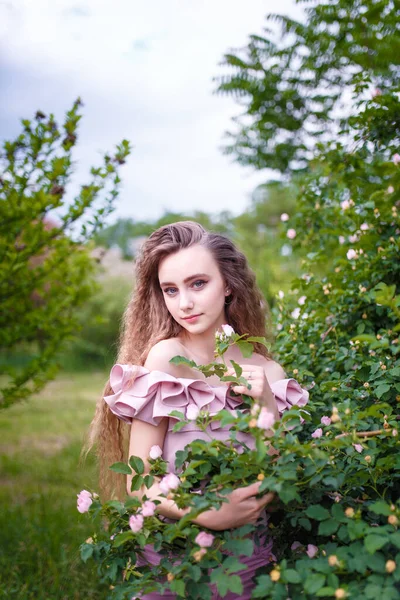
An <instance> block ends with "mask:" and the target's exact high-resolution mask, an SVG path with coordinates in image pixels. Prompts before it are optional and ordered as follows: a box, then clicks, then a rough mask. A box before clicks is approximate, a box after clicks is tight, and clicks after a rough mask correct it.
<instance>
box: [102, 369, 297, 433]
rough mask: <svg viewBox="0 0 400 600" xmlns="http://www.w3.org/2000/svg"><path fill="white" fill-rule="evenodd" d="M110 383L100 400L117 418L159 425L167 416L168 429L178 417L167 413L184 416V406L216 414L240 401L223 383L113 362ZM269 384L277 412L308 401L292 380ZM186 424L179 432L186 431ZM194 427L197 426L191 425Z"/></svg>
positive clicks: (233, 408)
mask: <svg viewBox="0 0 400 600" xmlns="http://www.w3.org/2000/svg"><path fill="white" fill-rule="evenodd" d="M110 386H111V388H112V391H113V393H112V394H110V395H108V396H105V397H104V400H105V401H106V402H107V404H108V406H109V407H110V409H111V411H112V412H113V413H114V414H115V415H116V416H117V417H118V418H120V419H122V420H124V421H126V422H128V423H131V422H132V419H134V418H136V419H140V420H142V421H146V422H148V423H151V424H152V425H159V423H160V422H161V420H162V419H163V418H165V417H168V418H169V419H170V423H169V427H170V429H172V427H173V426H174V423H175V422H176V421H177V420H178V418H177V417H176V416H171V414H170V413H171V412H173V411H174V410H177V411H179V412H181V413H183V414H184V415H185V416H186V412H187V409H188V407H189V406H190V405H195V406H196V407H197V408H198V409H202V408H204V407H207V410H208V412H209V414H210V415H216V414H218V413H219V412H220V411H221V410H224V409H225V410H229V411H231V412H233V411H234V410H236V409H237V408H238V407H239V406H240V405H241V404H242V403H243V401H242V399H241V398H240V397H234V396H232V395H231V394H230V393H229V392H230V391H229V388H228V386H226V385H224V384H221V385H211V384H209V383H208V382H207V381H206V380H203V379H189V378H183V377H174V376H173V375H170V374H169V373H164V372H163V371H149V369H146V368H145V367H142V366H136V365H124V364H116V365H114V366H113V367H112V369H111V373H110ZM270 386H271V390H272V392H273V394H274V396H275V398H276V402H277V406H278V410H279V412H280V413H282V412H283V411H284V410H287V409H289V408H290V407H291V406H299V407H302V406H304V405H305V404H307V402H308V392H307V391H306V390H305V389H303V388H302V387H301V386H300V384H299V383H298V382H297V381H296V380H295V379H292V378H289V379H280V380H278V381H275V382H273V383H271V384H270ZM213 423H216V422H215V421H214V422H213ZM213 423H212V424H211V426H212V427H211V428H213ZM187 427H188V426H186V427H185V428H184V429H183V430H182V431H186V430H187ZM189 427H190V425H189ZM216 427H217V425H216V426H215V427H214V428H216ZM194 428H195V429H197V427H196V426H195V424H194Z"/></svg>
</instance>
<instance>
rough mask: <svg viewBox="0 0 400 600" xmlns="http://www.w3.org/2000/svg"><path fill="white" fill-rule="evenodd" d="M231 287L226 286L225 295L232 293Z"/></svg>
mask: <svg viewBox="0 0 400 600" xmlns="http://www.w3.org/2000/svg"><path fill="white" fill-rule="evenodd" d="M231 293H232V292H231V289H230V288H229V287H227V288H225V296H230V295H231Z"/></svg>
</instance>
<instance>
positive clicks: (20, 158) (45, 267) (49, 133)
mask: <svg viewBox="0 0 400 600" xmlns="http://www.w3.org/2000/svg"><path fill="white" fill-rule="evenodd" d="M80 106H81V102H80V100H79V99H78V100H77V101H76V102H75V103H74V105H73V107H72V109H71V110H69V111H68V112H67V114H66V117H65V121H64V123H63V125H62V127H59V126H58V125H57V123H56V121H55V119H54V116H53V115H50V116H46V115H44V114H43V113H42V112H40V111H38V112H37V113H36V115H35V117H34V119H33V120H32V121H29V120H23V121H22V132H21V134H20V135H18V137H17V138H16V139H15V140H14V141H6V142H4V144H3V151H2V152H1V154H0V184H1V187H0V256H1V267H0V298H1V314H0V332H1V333H0V350H1V353H2V360H3V365H4V369H3V370H4V372H5V373H6V374H7V375H8V377H7V378H6V379H5V382H4V383H3V387H2V390H1V400H0V402H1V404H0V406H1V407H2V408H5V407H8V406H10V405H11V404H13V403H14V402H16V401H18V400H22V399H24V398H26V397H28V396H29V395H30V394H31V393H33V392H35V391H38V390H39V389H41V388H42V387H43V385H44V384H45V383H46V382H47V381H48V380H49V379H51V378H52V377H53V376H54V374H55V372H56V369H57V364H56V354H57V352H59V350H60V348H61V347H62V345H63V344H64V343H65V341H66V339H67V338H68V337H70V336H72V335H73V334H74V333H76V328H77V320H76V314H75V311H76V308H77V307H78V306H80V305H82V304H83V303H84V302H85V301H86V299H87V298H88V297H89V296H90V294H91V293H92V291H93V280H92V278H91V275H92V274H93V270H94V263H93V261H92V259H91V258H90V255H89V251H88V247H87V242H88V241H89V240H90V239H91V237H92V236H93V234H94V233H95V232H96V231H97V230H98V229H99V228H100V227H101V226H102V223H103V222H104V220H105V218H106V217H107V215H108V214H109V213H110V212H111V211H112V210H113V208H114V203H115V200H116V198H117V196H118V188H119V183H120V178H119V175H118V172H119V168H120V165H122V164H124V163H125V159H126V157H127V156H128V154H129V152H130V148H129V143H128V142H127V141H126V140H123V141H122V143H121V144H120V145H118V146H117V147H116V151H115V152H114V154H113V155H110V154H105V155H104V158H103V164H102V165H101V166H100V167H96V168H92V169H91V171H90V173H91V179H90V181H89V182H88V183H87V184H85V185H82V186H81V187H80V191H79V192H78V194H77V195H76V197H75V198H73V199H72V198H67V196H66V194H67V185H68V183H69V182H70V179H71V176H72V171H73V161H72V151H73V148H74V146H75V145H76V142H77V128H78V122H79V120H80V118H81V115H80V114H79V109H80ZM21 349H22V351H23V352H24V354H25V355H26V360H25V361H24V364H23V366H22V367H21V368H16V367H15V366H13V365H12V363H10V361H9V358H10V355H12V353H13V352H15V351H17V350H20V351H21ZM2 381H3V380H2Z"/></svg>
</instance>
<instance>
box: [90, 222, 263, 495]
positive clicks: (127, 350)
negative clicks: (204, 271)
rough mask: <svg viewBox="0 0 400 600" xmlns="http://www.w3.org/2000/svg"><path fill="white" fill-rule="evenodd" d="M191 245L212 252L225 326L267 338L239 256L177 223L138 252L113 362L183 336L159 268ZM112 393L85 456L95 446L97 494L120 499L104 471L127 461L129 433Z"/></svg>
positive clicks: (218, 238)
mask: <svg viewBox="0 0 400 600" xmlns="http://www.w3.org/2000/svg"><path fill="white" fill-rule="evenodd" d="M196 244H199V245H202V246H204V247H205V248H207V249H208V250H209V251H210V252H211V254H212V255H213V258H214V260H215V261H216V263H217V264H218V267H219V270H220V273H221V275H222V277H223V279H224V281H225V283H226V285H227V287H229V289H230V290H231V294H230V296H229V297H228V298H227V300H226V306H225V309H226V316H227V322H228V323H229V324H230V325H231V326H232V327H233V328H234V330H235V331H236V332H237V333H239V334H241V335H242V334H245V333H248V334H250V335H253V336H264V337H265V336H266V335H267V332H266V311H267V305H266V302H265V300H264V298H263V296H262V294H261V292H260V290H259V289H258V287H257V285H256V280H255V275H254V273H253V272H252V271H251V269H250V268H249V266H248V263H247V260H246V257H245V256H244V254H242V253H241V252H240V251H239V250H238V249H237V248H236V247H235V245H234V244H233V243H232V241H231V240H230V239H229V238H227V237H225V236H223V235H220V234H217V233H212V232H208V231H206V230H205V229H204V228H203V227H202V226H201V225H200V224H199V223H195V222H193V221H181V222H178V223H172V224H171V225H165V226H163V227H160V228H159V229H157V230H156V231H154V232H153V233H152V235H151V236H150V237H149V238H148V239H147V240H146V242H145V243H144V244H143V246H142V248H141V252H140V256H139V258H138V260H137V263H136V288H135V290H134V293H133V295H132V298H131V300H130V301H129V303H128V306H127V308H126V311H125V313H124V316H123V325H122V330H121V337H120V346H119V352H118V357H117V362H118V363H123V364H136V365H143V364H144V363H145V361H146V358H147V355H148V353H149V351H150V349H151V348H152V347H153V346H154V345H155V344H156V343H157V342H159V341H161V340H165V339H169V338H172V337H176V336H178V334H179V333H180V332H181V331H182V327H181V326H180V325H179V324H178V323H177V322H176V321H175V320H174V319H173V318H172V316H171V315H170V313H169V311H168V310H167V307H166V306H165V302H164V298H163V295H162V291H161V288H160V285H159V281H158V267H159V264H160V261H161V260H162V259H163V258H165V257H166V256H168V255H170V254H174V253H176V252H178V251H179V250H181V249H183V248H188V247H190V246H194V245H196ZM255 351H256V352H257V353H258V354H261V355H263V356H265V357H267V358H270V355H269V353H268V352H267V350H266V348H265V347H264V346H263V345H262V344H256V345H255ZM111 393H112V389H111V387H110V383H109V382H107V384H106V386H105V389H104V391H103V395H102V397H101V398H100V400H99V402H98V404H97V408H96V414H95V416H94V419H93V421H92V424H91V427H90V432H89V436H88V443H87V446H86V450H87V451H89V450H90V448H91V447H92V446H93V445H94V444H95V443H97V456H98V459H99V469H100V491H101V492H102V494H104V495H105V496H106V497H107V499H109V498H110V497H112V496H117V497H122V496H123V495H124V491H125V483H124V480H123V477H121V475H117V474H115V473H113V472H112V471H110V470H109V466H110V465H111V464H113V463H114V462H118V461H124V460H126V459H127V456H126V454H127V439H128V431H129V428H128V427H127V424H126V423H124V422H123V421H121V420H120V419H118V418H117V417H116V416H115V415H114V414H113V413H112V412H111V410H110V409H109V407H108V405H107V403H106V402H104V400H103V397H104V396H106V395H109V394H111Z"/></svg>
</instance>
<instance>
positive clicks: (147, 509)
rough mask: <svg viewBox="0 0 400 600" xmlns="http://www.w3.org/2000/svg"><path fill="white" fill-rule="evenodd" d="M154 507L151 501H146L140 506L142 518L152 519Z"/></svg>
mask: <svg viewBox="0 0 400 600" xmlns="http://www.w3.org/2000/svg"><path fill="white" fill-rule="evenodd" d="M155 510H156V505H155V504H154V502H152V501H151V500H146V502H143V504H142V515H143V516H144V517H152V516H153V515H154V513H155Z"/></svg>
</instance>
